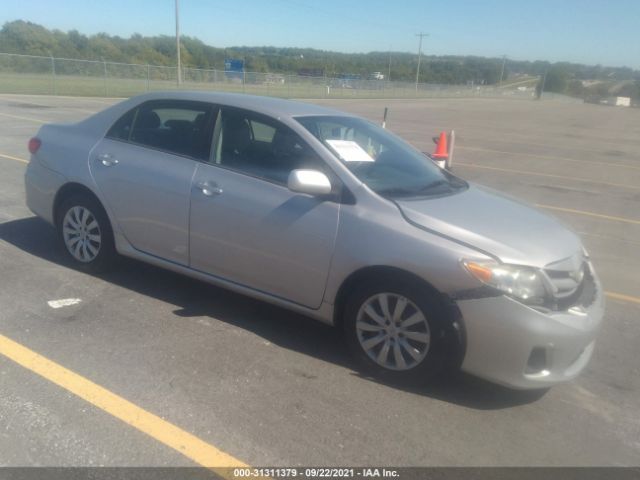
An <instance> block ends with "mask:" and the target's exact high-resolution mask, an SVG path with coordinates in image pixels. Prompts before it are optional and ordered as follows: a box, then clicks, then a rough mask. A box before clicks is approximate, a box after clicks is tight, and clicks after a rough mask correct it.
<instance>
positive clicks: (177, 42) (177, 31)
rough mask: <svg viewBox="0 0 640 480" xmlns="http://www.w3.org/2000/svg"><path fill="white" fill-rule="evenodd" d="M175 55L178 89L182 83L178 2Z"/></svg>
mask: <svg viewBox="0 0 640 480" xmlns="http://www.w3.org/2000/svg"><path fill="white" fill-rule="evenodd" d="M176 53H177V57H178V77H177V78H178V80H177V81H178V87H179V86H180V84H181V83H182V66H181V64H180V21H179V15H178V0H176Z"/></svg>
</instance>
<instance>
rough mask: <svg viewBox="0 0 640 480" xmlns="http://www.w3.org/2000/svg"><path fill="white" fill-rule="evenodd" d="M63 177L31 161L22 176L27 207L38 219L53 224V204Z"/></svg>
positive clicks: (63, 180)
mask: <svg viewBox="0 0 640 480" xmlns="http://www.w3.org/2000/svg"><path fill="white" fill-rule="evenodd" d="M65 181H66V180H65V177H64V176H62V175H60V174H59V173H56V172H54V171H53V170H49V169H48V168H47V167H45V166H43V165H42V164H41V163H40V162H39V161H38V160H36V159H32V160H31V161H30V162H29V165H27V170H26V172H25V174H24V184H25V192H26V202H27V207H29V210H31V211H32V212H33V213H35V214H36V215H37V216H39V217H40V218H42V219H44V220H46V221H47V222H49V223H50V224H52V225H53V224H54V218H53V203H54V201H55V197H56V193H57V192H58V190H59V189H60V187H61V186H62V185H64V183H65Z"/></svg>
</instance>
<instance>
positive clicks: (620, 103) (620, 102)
mask: <svg viewBox="0 0 640 480" xmlns="http://www.w3.org/2000/svg"><path fill="white" fill-rule="evenodd" d="M615 105H616V107H630V106H631V98H629V97H616V103H615Z"/></svg>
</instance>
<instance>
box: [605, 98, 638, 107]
mask: <svg viewBox="0 0 640 480" xmlns="http://www.w3.org/2000/svg"><path fill="white" fill-rule="evenodd" d="M599 103H600V104H601V105H611V106H613V107H630V106H631V98H629V97H605V98H602V99H601V100H600V102H599Z"/></svg>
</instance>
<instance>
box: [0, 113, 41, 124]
mask: <svg viewBox="0 0 640 480" xmlns="http://www.w3.org/2000/svg"><path fill="white" fill-rule="evenodd" d="M0 115H2V116H3V117H9V118H17V119H18V120H27V121H28V122H35V123H49V122H47V121H45V120H39V119H37V118H30V117H21V116H19V115H11V114H9V113H0Z"/></svg>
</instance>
